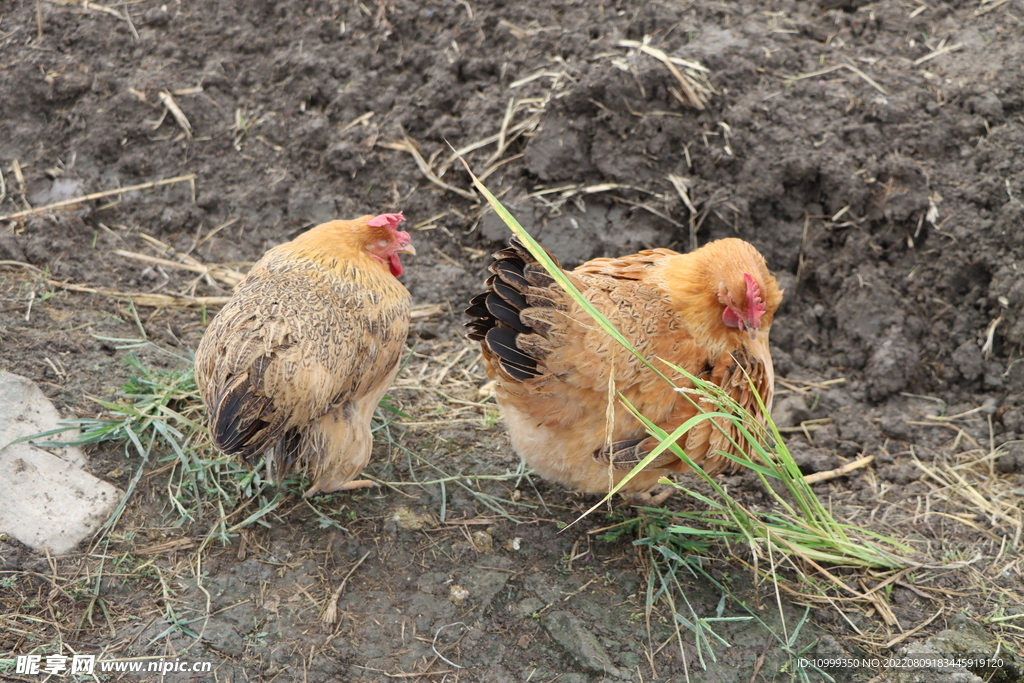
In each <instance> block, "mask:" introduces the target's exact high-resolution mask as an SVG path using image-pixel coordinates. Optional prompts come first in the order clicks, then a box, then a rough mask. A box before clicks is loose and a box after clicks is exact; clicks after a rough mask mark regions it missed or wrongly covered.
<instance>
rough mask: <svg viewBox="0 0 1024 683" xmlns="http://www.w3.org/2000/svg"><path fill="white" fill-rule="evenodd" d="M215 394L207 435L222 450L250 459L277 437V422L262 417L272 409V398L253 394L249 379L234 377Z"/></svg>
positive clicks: (272, 442) (271, 443) (270, 444)
mask: <svg viewBox="0 0 1024 683" xmlns="http://www.w3.org/2000/svg"><path fill="white" fill-rule="evenodd" d="M218 398H219V400H218V401H217V402H216V406H217V409H216V411H215V412H214V414H213V416H212V419H211V420H210V437H211V439H212V440H213V444H214V445H215V446H216V447H217V448H218V449H220V450H221V451H223V452H224V453H227V454H228V455H239V456H241V457H242V458H244V459H245V460H249V459H251V458H252V457H253V456H255V455H258V454H260V453H262V452H263V451H264V450H266V449H267V448H269V447H270V446H272V445H273V444H274V442H275V441H276V440H277V439H278V438H279V437H280V435H279V434H278V429H277V426H276V425H274V424H273V423H271V422H268V421H267V420H265V419H263V418H264V417H265V416H266V415H267V414H268V413H270V412H271V411H272V409H273V403H272V401H271V400H270V399H269V398H267V397H266V396H256V395H254V394H253V393H252V390H251V387H250V385H249V382H248V379H246V378H243V377H238V378H235V379H234V381H233V382H231V383H229V384H228V386H227V387H226V388H225V390H224V391H223V393H221V395H220V396H219V397H218Z"/></svg>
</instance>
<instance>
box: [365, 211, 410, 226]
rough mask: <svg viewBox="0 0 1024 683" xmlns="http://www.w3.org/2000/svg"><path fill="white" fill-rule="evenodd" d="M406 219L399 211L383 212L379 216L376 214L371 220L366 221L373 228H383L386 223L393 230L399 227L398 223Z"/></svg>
mask: <svg viewBox="0 0 1024 683" xmlns="http://www.w3.org/2000/svg"><path fill="white" fill-rule="evenodd" d="M404 220H405V216H403V215H402V212H401V211H399V212H398V213H382V214H381V215H379V216H374V217H373V218H371V219H370V220H368V221H366V224H367V225H369V226H370V227H371V228H383V227H384V226H385V225H386V226H387V227H389V228H391V229H392V230H394V229H395V228H397V227H398V224H399V223H401V222H402V221H404Z"/></svg>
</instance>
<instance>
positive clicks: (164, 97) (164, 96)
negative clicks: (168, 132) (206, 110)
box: [159, 90, 192, 139]
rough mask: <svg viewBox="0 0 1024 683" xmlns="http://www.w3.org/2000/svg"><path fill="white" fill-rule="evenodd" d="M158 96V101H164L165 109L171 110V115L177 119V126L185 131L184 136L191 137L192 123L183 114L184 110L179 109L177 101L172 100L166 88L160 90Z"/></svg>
mask: <svg viewBox="0 0 1024 683" xmlns="http://www.w3.org/2000/svg"><path fill="white" fill-rule="evenodd" d="M159 97H160V101H161V102H163V103H164V106H165V107H167V111H169V112H171V116H173V117H174V120H175V121H177V123H178V125H179V126H181V129H182V130H183V131H185V137H186V138H189V139H191V138H192V124H191V123H189V120H188V117H187V116H185V112H183V111H182V110H181V107H179V106H178V103H177V102H175V101H174V96H173V95H171V93H169V92H167V91H166V90H162V91H160V95H159Z"/></svg>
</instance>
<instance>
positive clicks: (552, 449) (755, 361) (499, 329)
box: [467, 238, 782, 503]
mask: <svg viewBox="0 0 1024 683" xmlns="http://www.w3.org/2000/svg"><path fill="white" fill-rule="evenodd" d="M495 259H496V260H495V262H494V263H493V264H492V265H491V267H490V270H491V272H492V273H493V275H492V276H491V277H490V278H489V279H488V280H487V291H486V292H485V293H483V294H481V295H479V296H477V297H476V298H474V299H473V301H472V305H471V307H470V308H469V309H468V310H467V313H468V314H469V315H470V316H472V317H473V320H472V321H471V322H470V323H469V324H468V327H469V328H470V333H469V336H470V338H471V339H474V340H477V341H479V342H480V344H481V347H482V350H483V358H484V363H485V366H486V370H487V375H488V377H490V378H491V379H493V380H494V381H495V385H496V391H497V399H498V405H499V407H500V409H501V413H502V415H503V417H504V418H505V422H506V423H507V425H508V430H509V436H510V438H511V440H512V446H513V447H514V448H515V450H516V452H518V453H519V455H520V456H521V457H522V458H523V459H524V460H525V461H526V463H527V464H528V465H529V466H530V467H531V468H533V470H534V471H535V472H537V473H538V474H540V475H541V476H543V477H544V478H546V479H549V480H552V481H556V482H558V483H561V484H563V485H565V486H567V487H569V488H572V489H575V490H578V491H586V492H591V493H606V492H607V491H609V490H611V488H612V487H613V486H614V485H615V484H617V483H618V482H619V481H620V480H621V479H622V477H623V476H624V475H625V474H626V473H627V472H628V471H629V470H630V469H632V468H633V467H634V466H635V465H636V464H637V463H638V462H639V461H640V460H642V459H643V458H644V457H645V456H646V455H647V454H649V453H650V452H651V450H652V449H653V448H654V447H655V446H656V445H657V443H658V441H657V439H655V438H653V437H650V436H648V435H647V433H646V430H645V428H644V426H643V424H642V423H641V422H640V421H639V420H637V419H636V418H635V417H634V416H633V415H632V414H631V413H630V412H629V411H628V410H627V409H626V408H625V407H624V406H622V405H615V406H614V416H613V418H612V420H611V425H612V434H611V435H610V439H609V436H608V434H607V428H606V427H607V425H608V424H609V422H608V401H609V386H610V382H609V380H610V379H611V380H613V388H614V390H615V391H617V392H622V393H623V394H624V395H625V397H626V398H627V399H629V401H630V402H631V403H632V404H633V405H634V406H636V408H637V409H639V411H640V412H641V414H643V415H645V416H646V417H647V418H648V419H650V420H652V421H653V422H654V423H655V424H657V425H658V426H659V427H661V428H662V429H664V430H665V431H666V432H669V433H671V432H672V431H673V430H674V429H676V428H677V427H679V426H680V425H681V424H682V423H683V422H685V421H686V420H688V419H689V418H691V417H693V416H694V415H695V414H696V413H697V412H698V408H696V407H695V406H694V405H693V404H692V403H691V402H690V400H688V398H687V396H686V395H684V394H682V393H680V392H678V391H675V390H674V389H673V388H672V387H671V386H669V385H668V384H667V383H666V382H664V380H662V379H660V378H658V377H657V376H656V375H655V374H654V373H653V372H651V371H650V369H648V368H647V367H646V366H644V365H643V364H642V363H640V362H639V361H638V360H637V359H636V358H635V357H633V356H632V355H631V354H630V353H629V352H628V351H626V350H625V349H623V348H621V347H620V346H619V345H618V344H616V343H615V342H614V341H613V340H612V339H611V338H610V337H609V336H608V335H607V334H605V333H604V332H603V331H602V330H601V329H600V328H599V327H598V326H597V324H596V323H595V322H594V321H593V319H591V317H590V316H589V315H587V313H586V312H584V311H583V310H582V309H581V308H580V307H579V306H578V305H577V304H576V303H575V302H574V301H573V300H572V299H571V298H570V297H569V296H568V295H567V294H566V293H565V292H564V291H563V290H562V289H561V287H559V286H558V284H557V283H556V282H555V281H554V280H553V279H552V278H551V277H550V276H549V275H548V274H547V273H546V272H545V271H544V268H543V266H541V265H540V264H539V263H537V262H536V261H535V260H534V258H533V257H532V256H531V255H530V253H529V252H528V251H527V250H526V248H525V247H524V246H523V245H522V243H521V242H520V241H519V240H518V239H516V238H513V239H512V240H511V246H510V247H509V248H507V249H504V250H502V251H500V252H498V253H497V254H495ZM567 274H568V276H569V278H570V279H571V280H572V281H573V283H574V284H575V285H576V287H577V288H578V289H579V290H580V291H581V292H582V293H583V295H584V296H585V297H586V298H587V300H588V301H590V302H591V303H592V304H593V305H594V306H595V307H597V309H598V310H600V311H601V312H602V313H603V314H604V315H605V316H606V317H607V318H608V319H609V320H610V321H611V322H612V323H613V324H614V325H615V326H616V327H617V328H618V329H619V331H621V332H622V333H623V334H624V335H625V336H626V338H627V339H628V340H629V341H630V343H632V344H633V346H634V347H635V348H636V349H637V350H638V351H639V352H640V353H641V354H643V355H644V356H645V357H646V358H648V359H650V360H652V361H653V362H654V363H655V364H657V361H656V360H654V359H655V358H661V359H664V360H666V361H669V362H671V363H673V364H675V365H677V366H679V367H682V368H684V369H686V370H687V371H688V372H690V373H691V374H693V375H696V376H698V377H700V378H702V379H706V380H709V381H711V382H713V383H715V384H717V385H719V386H720V387H722V388H723V389H725V390H726V391H727V392H728V393H729V394H730V395H731V396H732V397H733V398H734V399H735V400H736V401H737V402H739V403H740V405H742V406H743V407H744V408H746V409H747V410H748V411H749V412H750V413H752V414H754V415H755V416H760V415H761V414H762V411H761V409H760V407H759V406H758V404H757V402H756V399H755V398H754V396H753V394H752V392H751V391H750V388H749V385H748V383H747V376H748V375H749V377H750V378H751V379H752V380H753V382H754V385H755V386H756V387H757V391H758V393H759V394H760V395H761V398H762V399H763V401H764V403H765V405H766V406H767V407H768V409H769V410H770V409H771V403H772V392H773V384H774V371H773V369H772V359H771V355H770V353H769V350H768V332H769V329H770V327H771V324H772V319H773V317H774V316H775V311H776V309H777V308H778V306H779V302H780V301H781V300H782V290H780V289H779V286H778V283H777V282H776V281H775V278H774V277H772V275H771V273H769V272H768V267H767V265H766V264H765V260H764V258H763V257H762V256H761V254H759V253H758V252H757V250H756V249H755V248H754V247H753V246H752V245H750V244H748V243H747V242H744V241H743V240H739V239H723V240H718V241H716V242H711V243H710V244H707V245H706V246H704V247H702V248H700V249H697V250H696V251H693V252H690V253H688V254H678V253H676V252H674V251H670V250H668V249H653V250H649V251H642V252H640V253H639V254H633V255H631V256H623V257H621V258H612V259H608V258H600V259H594V260H592V261H588V262H587V263H584V264H583V265H581V266H580V267H578V268H576V269H575V270H574V271H572V272H571V273H567ZM662 369H663V371H664V372H665V374H666V375H668V376H669V377H670V378H672V379H673V380H674V381H675V383H676V385H677V386H679V387H688V386H691V385H690V383H689V381H688V380H687V379H685V377H683V376H680V375H678V374H677V373H674V372H672V371H670V369H669V368H668V366H665V365H662ZM701 408H702V409H704V410H709V411H710V410H713V407H712V406H711V405H709V404H706V403H701ZM722 424H723V426H726V425H727V423H725V422H723V423H722ZM734 436H737V435H734ZM737 441H738V442H739V443H741V444H742V443H743V440H742V439H740V438H737ZM609 442H610V443H611V448H610V449H609V448H608V443H609ZM679 445H680V446H681V447H682V448H683V449H684V450H685V451H686V453H687V455H689V457H690V458H692V459H693V460H694V462H696V463H698V464H700V465H701V467H702V468H703V469H704V470H705V471H707V472H708V473H709V474H712V475H714V474H718V473H720V472H721V471H723V470H724V469H726V467H727V466H728V465H729V464H730V463H731V461H730V460H729V459H728V458H726V457H725V456H723V455H721V454H719V453H716V451H725V452H735V451H736V449H735V448H734V447H733V446H732V445H731V444H730V443H729V442H728V440H727V439H726V438H725V437H724V436H723V435H722V434H721V433H720V432H719V431H718V430H716V429H714V427H713V426H712V424H711V423H710V422H708V421H703V422H701V423H699V424H698V425H697V426H695V427H694V428H692V429H690V430H689V431H688V432H687V433H685V434H684V435H683V436H682V437H681V438H680V440H679ZM686 469H687V467H686V465H685V464H684V463H683V462H682V461H681V460H680V459H679V458H678V457H677V456H676V455H674V454H673V453H672V452H671V451H666V452H665V453H663V454H662V455H659V456H658V457H657V458H655V460H654V461H653V462H651V463H650V464H649V465H648V466H647V467H646V468H645V469H644V470H643V471H642V472H640V473H638V474H637V475H636V476H635V477H634V478H633V479H632V480H630V481H629V482H628V483H627V484H626V485H625V487H624V488H623V489H622V491H623V493H626V494H629V495H628V497H629V498H631V499H632V500H635V501H638V502H647V503H651V502H656V503H660V502H661V501H662V500H663V499H664V498H663V497H661V496H659V497H651V496H650V493H649V492H650V491H651V490H652V489H654V488H655V487H656V486H657V482H658V480H659V479H660V478H662V477H665V476H667V475H669V474H670V473H672V472H682V471H684V470H686ZM670 490H671V489H669V490H667V491H666V492H664V495H667V493H668V491H670Z"/></svg>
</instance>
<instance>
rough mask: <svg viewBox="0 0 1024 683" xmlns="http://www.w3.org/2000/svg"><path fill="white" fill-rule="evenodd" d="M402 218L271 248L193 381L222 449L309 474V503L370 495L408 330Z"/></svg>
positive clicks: (210, 333)
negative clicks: (325, 496)
mask: <svg viewBox="0 0 1024 683" xmlns="http://www.w3.org/2000/svg"><path fill="white" fill-rule="evenodd" d="M403 220H404V218H403V216H402V214H400V213H398V214H383V215H380V216H376V217H374V216H363V217H361V218H357V219H356V220H353V221H331V222H330V223H324V224H323V225H319V226H317V227H315V228H313V229H311V230H309V231H307V232H305V233H303V234H302V235H300V236H299V237H297V238H295V239H294V240H292V241H291V242H286V243H285V244H281V245H278V246H276V247H274V248H273V249H271V250H270V251H268V252H267V253H266V254H265V255H264V256H263V258H261V259H260V260H259V262H257V263H256V265H255V266H253V268H252V270H251V271H249V274H248V276H246V278H245V280H243V281H242V282H241V284H239V285H238V288H237V289H236V291H235V294H234V296H233V297H232V298H231V300H230V301H229V302H228V303H227V305H225V306H224V308H223V309H222V310H221V311H220V313H218V314H217V317H215V318H214V319H213V322H212V323H210V326H209V327H208V328H207V330H206V334H205V335H204V336H203V339H202V341H201V342H200V344H199V348H198V350H197V351H196V382H197V384H198V385H199V389H200V391H201V393H202V396H203V401H204V402H205V403H206V406H207V408H208V409H209V412H210V435H211V437H212V438H213V443H214V444H215V445H216V446H217V448H219V449H220V450H221V451H223V452H225V453H229V454H237V455H239V456H241V457H242V458H243V459H244V460H246V461H247V462H248V463H249V464H252V462H253V459H254V458H256V457H258V456H259V455H260V454H263V453H266V454H267V456H268V457H267V463H268V466H270V467H272V468H273V470H276V475H274V476H276V477H279V478H280V477H284V476H285V475H286V474H288V472H290V471H292V470H299V471H304V472H305V473H306V474H307V476H308V477H309V478H310V480H311V481H312V486H311V487H310V488H309V490H308V491H306V494H305V495H306V496H307V497H308V496H311V495H313V494H315V493H319V492H324V493H328V492H331V491H338V490H342V489H348V488H355V487H357V486H367V485H370V482H365V481H353V479H354V478H355V477H356V476H357V475H358V474H359V473H360V472H361V471H362V470H363V468H364V467H365V466H366V464H367V462H369V459H370V450H371V446H372V440H373V437H372V435H371V432H370V420H371V418H372V417H373V413H374V410H375V409H376V408H377V404H378V403H379V402H380V399H381V398H382V397H383V395H384V392H385V391H387V389H388V387H389V386H390V385H391V383H392V381H393V380H394V378H395V375H396V374H397V373H398V368H399V364H400V361H401V358H402V354H403V351H404V349H405V339H406V336H407V334H408V332H409V308H410V297H409V292H408V291H407V290H406V289H405V287H404V286H403V285H402V284H401V283H400V282H399V281H398V279H397V277H398V276H399V275H401V274H402V263H401V261H400V260H399V257H398V255H399V254H415V253H416V251H415V249H413V247H412V245H411V244H410V243H409V234H408V233H406V232H403V231H400V230H398V229H397V226H398V224H399V223H400V222H401V221H403Z"/></svg>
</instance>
